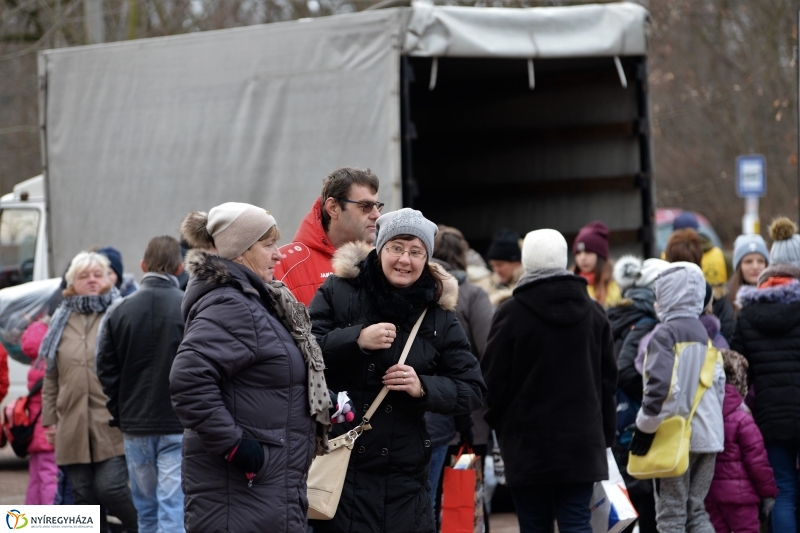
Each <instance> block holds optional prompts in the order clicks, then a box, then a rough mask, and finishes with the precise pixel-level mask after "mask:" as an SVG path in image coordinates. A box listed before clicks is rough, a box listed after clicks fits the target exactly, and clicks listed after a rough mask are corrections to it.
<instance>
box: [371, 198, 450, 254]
mask: <svg viewBox="0 0 800 533" xmlns="http://www.w3.org/2000/svg"><path fill="white" fill-rule="evenodd" d="M375 229H376V231H377V232H378V236H377V238H376V239H375V248H376V249H377V250H378V253H380V251H381V249H382V248H383V246H384V245H385V244H386V243H387V242H389V241H390V240H392V239H393V238H395V237H397V236H398V235H413V236H414V237H417V238H419V240H421V241H422V244H424V245H425V251H426V252H427V253H428V258H430V256H431V254H432V253H433V238H434V237H435V236H436V234H437V233H438V232H439V228H438V227H436V224H434V223H433V222H431V221H430V220H428V219H427V218H425V217H424V216H422V213H420V212H419V211H417V210H416V209H410V208H408V207H404V208H403V209H399V210H397V211H392V212H391V213H386V214H385V215H381V217H380V218H379V219H378V220H377V221H376V222H375Z"/></svg>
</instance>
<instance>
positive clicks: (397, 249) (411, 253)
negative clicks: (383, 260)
mask: <svg viewBox="0 0 800 533" xmlns="http://www.w3.org/2000/svg"><path fill="white" fill-rule="evenodd" d="M383 249H384V250H386V251H387V252H389V255H391V256H392V257H403V254H404V253H408V257H410V258H411V259H412V260H414V261H421V260H422V259H425V257H426V256H427V255H428V254H426V253H425V252H423V251H422V250H406V249H405V248H403V247H402V246H400V245H399V244H387V245H386V246H384V247H383Z"/></svg>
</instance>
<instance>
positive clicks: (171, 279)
mask: <svg viewBox="0 0 800 533" xmlns="http://www.w3.org/2000/svg"><path fill="white" fill-rule="evenodd" d="M161 281H166V282H167V283H169V284H170V285H172V286H174V287H176V288H178V289H180V287H181V284H180V282H179V281H178V278H176V277H175V276H172V275H170V274H160V273H157V272H148V273H146V274H145V275H144V276H142V285H149V284H151V283H152V284H158V283H160V282H161Z"/></svg>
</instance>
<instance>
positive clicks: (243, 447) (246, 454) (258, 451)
mask: <svg viewBox="0 0 800 533" xmlns="http://www.w3.org/2000/svg"><path fill="white" fill-rule="evenodd" d="M227 459H228V462H231V463H233V464H234V465H236V466H237V467H238V468H239V469H241V470H242V471H243V472H244V473H245V475H246V476H247V479H250V480H252V479H253V477H254V476H255V475H256V472H258V471H259V470H261V467H262V466H264V448H262V447H261V443H260V442H258V441H257V440H254V439H248V438H243V439H242V440H240V441H239V444H238V445H237V446H235V447H234V448H233V450H232V451H231V452H230V453H229V454H228V457H227Z"/></svg>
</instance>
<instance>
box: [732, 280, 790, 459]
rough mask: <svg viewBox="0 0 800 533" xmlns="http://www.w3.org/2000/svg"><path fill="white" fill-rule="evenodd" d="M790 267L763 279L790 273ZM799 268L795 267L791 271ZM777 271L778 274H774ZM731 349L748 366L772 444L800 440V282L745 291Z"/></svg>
mask: <svg viewBox="0 0 800 533" xmlns="http://www.w3.org/2000/svg"><path fill="white" fill-rule="evenodd" d="M784 267H785V265H776V266H771V267H769V268H768V269H767V270H765V271H764V272H763V273H762V274H761V276H762V277H769V276H771V275H780V274H783V275H789V274H790V273H789V272H784V270H787V269H786V268H784ZM792 270H794V269H792ZM771 273H777V274H771ZM736 299H737V303H738V304H739V307H740V308H741V309H740V311H739V317H738V321H737V323H736V331H735V333H734V334H733V339H732V340H731V349H733V350H735V351H737V352H739V353H741V354H742V355H744V356H745V358H747V362H748V363H749V369H748V372H749V375H750V377H751V379H753V380H754V381H753V383H754V385H755V390H756V403H755V412H754V415H755V419H756V423H757V424H758V427H759V429H761V433H762V434H763V436H764V441H766V442H767V443H769V442H775V441H781V440H787V441H788V440H791V441H795V442H798V441H800V282H797V281H795V282H793V283H792V284H791V285H785V286H780V287H771V288H764V289H757V288H755V287H742V288H741V289H739V293H738V294H737V295H736Z"/></svg>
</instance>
